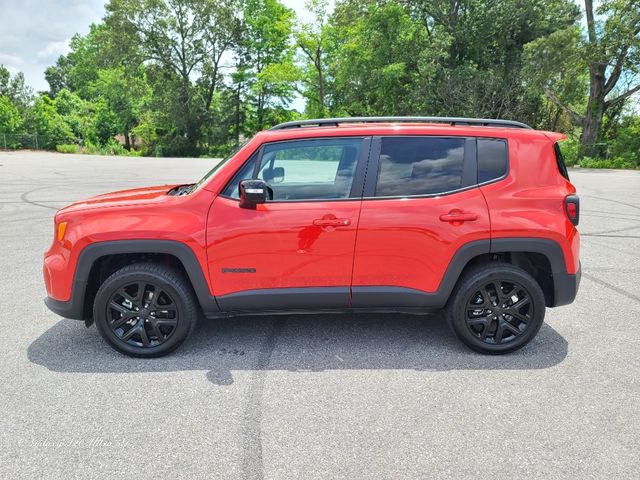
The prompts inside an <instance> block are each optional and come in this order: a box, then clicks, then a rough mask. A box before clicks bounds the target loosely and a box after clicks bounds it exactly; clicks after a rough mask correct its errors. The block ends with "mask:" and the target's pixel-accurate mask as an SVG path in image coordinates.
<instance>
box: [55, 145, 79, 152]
mask: <svg viewBox="0 0 640 480" xmlns="http://www.w3.org/2000/svg"><path fill="white" fill-rule="evenodd" d="M56 152H58V153H78V152H80V147H79V146H78V145H75V144H62V145H56Z"/></svg>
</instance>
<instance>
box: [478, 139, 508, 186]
mask: <svg viewBox="0 0 640 480" xmlns="http://www.w3.org/2000/svg"><path fill="white" fill-rule="evenodd" d="M505 173H507V142H506V141H505V140H494V139H488V138H478V183H484V182H488V181H490V180H495V179H496V178H500V177H502V176H503V175H504V174H505Z"/></svg>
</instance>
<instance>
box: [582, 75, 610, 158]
mask: <svg viewBox="0 0 640 480" xmlns="http://www.w3.org/2000/svg"><path fill="white" fill-rule="evenodd" d="M605 69H606V66H604V65H594V66H592V67H591V69H590V70H591V72H590V75H589V77H590V79H589V102H588V103H587V111H586V112H585V115H584V119H583V120H582V135H581V136H580V151H579V153H578V158H582V157H595V156H596V153H597V152H596V146H595V144H596V141H597V140H598V136H599V135H600V128H601V127H602V117H603V116H604V110H605V96H606V94H605Z"/></svg>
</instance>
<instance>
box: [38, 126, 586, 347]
mask: <svg viewBox="0 0 640 480" xmlns="http://www.w3.org/2000/svg"><path fill="white" fill-rule="evenodd" d="M563 138H564V135H562V134H558V133H552V132H542V131H537V130H534V129H531V128H530V127H528V126H527V125H524V124H522V123H518V122H512V121H506V120H488V119H468V118H441V117H435V118H433V117H388V118H387V117H377V118H346V119H322V120H305V121H299V122H290V123H285V124H281V125H278V126H276V127H273V128H272V129H270V130H267V131H264V132H260V133H258V134H257V135H256V136H255V137H253V138H252V139H251V140H250V141H248V142H247V143H246V144H245V145H244V146H242V147H241V148H240V149H239V150H238V151H237V152H236V153H235V154H234V155H232V156H231V157H229V158H228V159H226V160H223V161H222V162H220V163H218V164H217V165H216V166H215V167H214V168H213V169H212V170H211V171H210V172H209V173H208V174H207V175H206V176H205V177H204V178H202V179H201V180H200V181H199V182H198V183H195V184H191V185H163V186H156V187H147V188H140V189H134V190H125V191H120V192H115V193H110V194H106V195H100V196H97V197H94V198H90V199H88V200H84V201H80V202H77V203H74V204H72V205H69V206H67V207H65V208H63V209H61V210H60V211H58V212H57V213H56V215H55V218H54V223H55V228H54V239H53V243H52V245H51V247H50V249H49V250H48V251H47V252H46V253H45V257H44V279H45V284H46V289H47V295H48V296H47V298H46V299H45V303H46V304H47V306H48V307H49V308H50V309H51V310H52V311H53V312H55V313H57V314H59V315H61V316H64V317H67V318H73V319H82V320H85V322H86V324H87V326H89V325H91V323H93V322H95V324H96V326H97V328H98V330H99V332H100V334H101V335H102V336H103V337H104V339H105V340H106V341H107V342H108V343H109V344H110V345H111V346H112V347H114V348H115V349H117V350H119V351H121V352H123V353H126V354H129V355H133V356H143V357H154V356H160V355H164V354H166V353H169V352H171V351H172V350H174V349H175V348H177V347H178V346H179V345H180V344H181V343H182V342H183V341H184V340H185V339H186V338H187V337H188V335H189V334H190V333H191V332H192V331H193V329H194V327H195V324H196V321H197V319H198V318H200V317H202V316H204V317H207V318H216V317H220V316H231V315H246V314H257V313H260V314H279V313H308V312H327V313H341V312H357V311H366V312H370V311H386V312H405V313H424V312H429V311H433V310H440V309H444V311H445V312H446V318H447V321H448V322H449V324H450V326H451V328H452V330H453V332H454V333H455V335H456V336H457V337H458V338H459V339H460V340H461V341H462V342H464V343H465V344H466V345H467V346H469V347H470V348H472V349H474V350H476V351H479V352H482V353H489V354H498V353H506V352H510V351H514V350H516V349H518V348H521V347H522V346H524V345H526V344H527V343H528V342H529V341H530V340H531V339H532V338H533V337H534V336H535V335H536V333H537V332H538V330H539V329H540V327H541V325H542V323H543V321H544V315H545V309H546V307H557V306H561V305H566V304H569V303H571V302H573V300H574V299H575V296H576V293H577V289H578V285H579V282H580V261H579V249H580V235H579V233H578V230H577V228H576V227H577V225H578V221H579V209H580V204H579V199H578V197H577V195H576V189H575V187H574V186H573V185H572V184H571V182H570V181H569V176H568V173H567V170H566V168H565V165H564V162H563V160H562V155H561V153H560V149H559V148H558V142H559V141H560V140H562V139H563Z"/></svg>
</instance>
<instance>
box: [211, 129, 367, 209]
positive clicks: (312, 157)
mask: <svg viewBox="0 0 640 480" xmlns="http://www.w3.org/2000/svg"><path fill="white" fill-rule="evenodd" d="M361 144H362V139H361V138H336V139H317V140H298V141H290V142H278V143H272V144H267V145H265V146H264V147H263V148H262V151H261V156H260V164H259V165H258V168H257V172H256V168H255V162H256V161H257V158H258V155H255V157H256V158H255V159H254V158H252V159H250V160H249V161H248V162H247V163H245V165H244V166H243V167H242V168H241V169H240V170H239V171H238V173H237V174H236V176H235V177H234V178H233V180H232V181H231V182H230V183H229V185H227V187H226V188H225V190H224V192H223V195H226V196H230V197H232V198H238V183H239V182H240V180H243V179H247V178H257V179H260V180H264V181H265V182H266V183H267V184H268V185H269V186H270V187H271V188H272V189H273V200H274V201H278V200H292V201H294V200H300V201H302V200H332V199H341V198H348V197H349V195H350V193H351V186H352V184H353V179H354V176H355V170H356V165H357V163H358V157H359V156H360V148H361Z"/></svg>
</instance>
